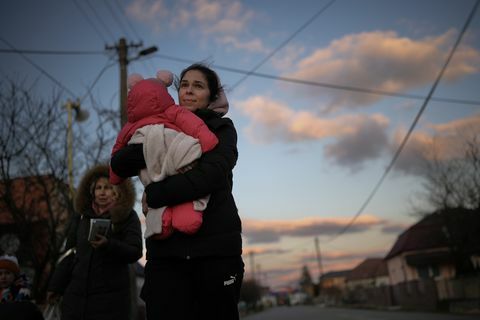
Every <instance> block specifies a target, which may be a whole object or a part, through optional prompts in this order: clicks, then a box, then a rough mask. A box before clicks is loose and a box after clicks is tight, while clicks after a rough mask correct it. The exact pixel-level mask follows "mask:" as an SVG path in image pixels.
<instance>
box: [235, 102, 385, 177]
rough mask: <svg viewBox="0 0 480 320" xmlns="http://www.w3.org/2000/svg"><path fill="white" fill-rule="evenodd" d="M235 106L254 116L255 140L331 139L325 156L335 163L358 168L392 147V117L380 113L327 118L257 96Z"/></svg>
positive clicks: (252, 137)
mask: <svg viewBox="0 0 480 320" xmlns="http://www.w3.org/2000/svg"><path fill="white" fill-rule="evenodd" d="M235 105H236V106H237V107H238V108H239V109H240V110H241V111H242V112H243V113H244V114H245V115H246V116H247V117H248V118H250V120H251V122H250V124H249V125H248V126H247V127H246V128H245V130H246V133H247V136H248V137H249V138H250V140H251V141H252V142H257V143H272V142H274V141H282V142H298V141H307V140H324V139H328V144H327V146H326V149H325V155H326V157H328V158H329V159H330V160H331V161H332V162H333V163H335V164H337V165H340V166H346V167H349V168H351V169H352V170H358V169H359V168H361V166H362V164H363V163H364V162H365V161H367V160H369V159H374V158H377V157H379V156H380V155H381V154H382V153H383V152H384V151H386V150H388V147H389V142H388V137H387V133H386V130H387V128H388V124H389V120H388V119H387V118H386V117H385V116H383V115H380V114H373V115H363V114H362V115H351V114H350V115H342V116H338V117H335V118H323V117H319V116H317V115H316V114H314V113H312V112H309V111H295V110H293V109H291V108H289V107H288V106H287V105H285V104H283V103H281V102H277V101H274V100H273V99H270V98H267V97H263V96H254V97H251V98H249V99H247V100H245V101H238V102H236V103H235Z"/></svg>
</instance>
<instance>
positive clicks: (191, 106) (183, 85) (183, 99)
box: [178, 70, 210, 112]
mask: <svg viewBox="0 0 480 320" xmlns="http://www.w3.org/2000/svg"><path fill="white" fill-rule="evenodd" d="M178 99H179V102H180V105H181V106H184V107H185V108H187V109H188V110H190V111H192V112H194V111H196V110H198V109H204V108H206V107H207V106H208V105H209V104H210V89H209V88H208V82H207V78H205V76H204V75H203V73H202V72H200V71H198V70H189V71H187V72H186V73H185V75H184V76H183V79H182V80H181V81H180V89H179V90H178Z"/></svg>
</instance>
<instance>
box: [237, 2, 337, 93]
mask: <svg viewBox="0 0 480 320" xmlns="http://www.w3.org/2000/svg"><path fill="white" fill-rule="evenodd" d="M334 2H335V0H332V1H330V2H329V3H327V4H326V5H325V6H323V7H322V8H321V9H320V10H319V11H318V12H316V13H315V14H314V15H313V16H312V17H311V18H310V19H308V20H307V21H306V22H305V23H304V24H302V25H301V26H300V28H298V29H297V30H296V31H295V32H294V33H292V34H291V35H290V36H289V37H288V38H287V39H286V40H285V41H283V42H282V43H281V44H280V45H279V46H278V47H276V48H275V49H274V50H273V51H272V52H270V54H268V55H267V56H266V57H265V58H264V59H263V60H262V61H260V62H259V63H257V64H256V65H255V66H254V67H253V68H252V70H251V71H249V72H248V73H247V74H246V75H245V76H243V77H242V78H241V79H240V80H238V81H237V82H236V83H235V84H234V85H233V86H232V88H231V90H233V89H234V88H236V87H237V86H238V85H239V84H240V83H242V82H243V81H245V79H247V78H248V76H249V75H251V74H252V72H255V71H257V70H258V68H260V67H261V66H262V65H263V64H264V63H265V62H267V61H268V60H269V59H270V58H271V57H273V55H274V54H276V53H277V52H278V51H280V49H282V48H283V47H285V46H286V45H287V43H289V42H290V41H291V40H292V39H293V38H295V37H296V36H297V35H298V34H299V33H300V32H302V31H303V30H304V29H305V28H306V27H307V26H308V25H309V24H310V23H312V22H313V21H314V20H315V19H317V18H318V17H319V16H320V15H321V14H322V13H323V12H325V10H327V9H328V8H329V7H330V6H331V5H332V4H333V3H334Z"/></svg>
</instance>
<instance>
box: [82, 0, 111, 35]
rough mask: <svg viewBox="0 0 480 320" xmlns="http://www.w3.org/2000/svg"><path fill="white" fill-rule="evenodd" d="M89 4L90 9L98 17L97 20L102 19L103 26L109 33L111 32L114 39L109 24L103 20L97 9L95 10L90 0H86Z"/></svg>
mask: <svg viewBox="0 0 480 320" xmlns="http://www.w3.org/2000/svg"><path fill="white" fill-rule="evenodd" d="M85 2H86V3H87V5H88V7H89V8H90V10H92V12H93V15H94V16H95V17H96V18H97V21H100V24H101V25H102V26H103V28H104V29H105V30H107V33H108V34H110V36H111V37H112V39H115V36H114V35H113V33H112V32H111V31H110V29H109V28H108V27H107V25H106V24H105V22H104V21H103V19H102V18H101V17H100V16H99V15H98V13H97V11H96V10H95V8H94V7H93V6H92V4H91V3H90V1H89V0H86V1H85Z"/></svg>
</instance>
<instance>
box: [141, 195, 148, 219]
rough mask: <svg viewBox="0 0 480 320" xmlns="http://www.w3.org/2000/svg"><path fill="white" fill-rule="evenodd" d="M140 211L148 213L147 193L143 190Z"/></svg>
mask: <svg viewBox="0 0 480 320" xmlns="http://www.w3.org/2000/svg"><path fill="white" fill-rule="evenodd" d="M142 212H143V214H144V215H145V216H146V215H147V213H148V204H147V194H146V193H145V192H143V195H142Z"/></svg>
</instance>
